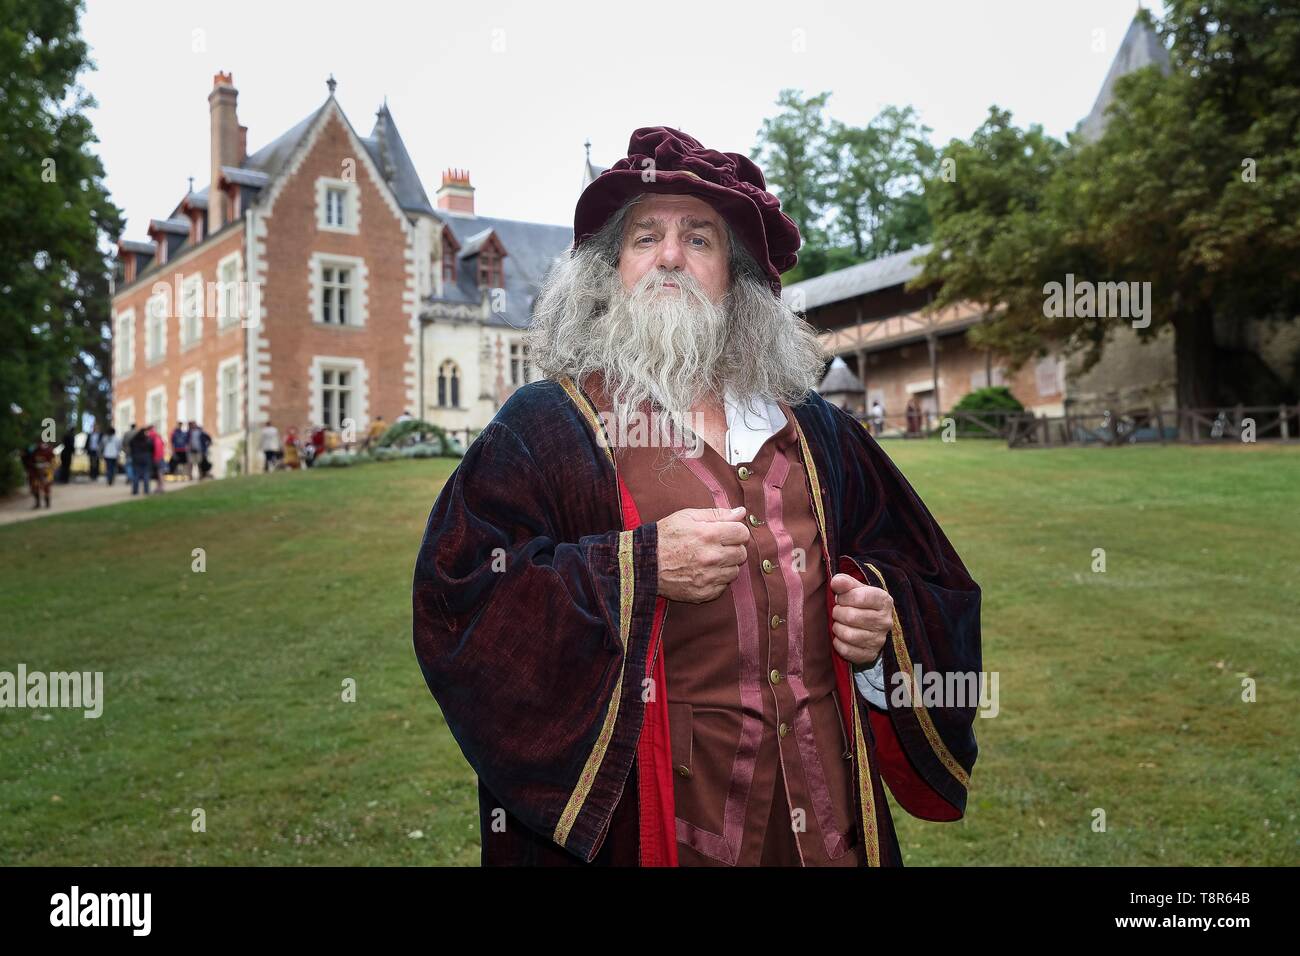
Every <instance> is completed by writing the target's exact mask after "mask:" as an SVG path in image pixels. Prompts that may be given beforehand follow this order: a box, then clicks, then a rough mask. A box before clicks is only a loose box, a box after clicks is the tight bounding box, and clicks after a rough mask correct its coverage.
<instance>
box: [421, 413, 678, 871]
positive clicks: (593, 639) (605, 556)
mask: <svg viewBox="0 0 1300 956" xmlns="http://www.w3.org/2000/svg"><path fill="white" fill-rule="evenodd" d="M553 457H555V456H547V459H546V460H549V459H550V458H553ZM576 474H581V471H580V470H579V469H578V468H576V467H574V466H573V463H572V462H555V463H554V464H552V465H550V466H549V467H543V466H542V465H541V464H540V463H539V461H538V460H536V459H535V458H534V456H533V454H532V452H531V451H530V448H529V446H528V445H527V444H525V442H524V441H523V440H522V439H521V437H520V436H519V435H517V434H516V433H515V432H514V431H512V430H511V429H510V428H509V427H508V426H507V425H505V424H503V423H501V422H500V421H498V420H494V421H493V422H492V423H491V424H489V425H488V427H487V428H486V429H485V430H484V431H483V432H482V434H481V435H480V436H479V438H478V439H477V440H476V441H475V442H474V443H473V445H471V447H470V448H469V449H468V451H467V452H466V454H465V457H464V458H463V459H462V461H461V463H460V464H459V465H458V467H457V468H456V470H455V472H454V473H453V474H452V475H451V477H450V478H449V479H448V480H447V483H446V485H444V487H443V489H442V491H441V493H440V494H439V496H438V499H437V501H436V503H435V504H434V507H433V510H432V512H431V514H430V516H429V521H428V526H427V528H426V530H425V534H424V540H423V542H422V544H421V546H420V552H419V556H418V558H417V561H416V566H415V576H414V582H413V588H412V591H413V641H414V647H415V654H416V657H417V659H418V661H419V664H420V669H421V671H422V673H423V675H424V678H425V681H426V683H427V684H428V686H429V690H430V691H431V693H432V694H433V696H434V698H435V699H436V700H437V702H438V704H439V706H440V708H441V710H442V714H443V717H444V718H445V719H446V722H447V726H448V728H449V729H450V730H451V733H452V735H453V736H454V737H455V739H456V742H457V743H458V744H459V745H460V747H461V749H462V751H463V752H464V754H465V757H466V758H467V760H468V761H469V763H470V765H471V766H472V767H473V768H474V771H475V772H476V773H477V774H478V776H479V779H480V780H481V782H482V783H483V784H484V785H485V786H486V788H487V789H488V790H489V791H490V792H491V794H492V795H493V796H495V797H496V798H497V799H498V800H499V801H500V802H501V804H502V805H503V809H504V810H506V811H508V812H509V814H511V815H513V816H514V817H516V818H517V819H518V820H520V821H522V822H523V824H525V825H526V826H527V827H529V828H530V829H531V830H533V831H535V832H536V833H538V834H541V835H543V836H545V837H547V838H548V839H551V840H553V841H554V842H555V843H556V844H558V845H559V846H562V847H565V848H566V849H567V850H569V851H570V852H572V853H574V854H575V855H577V856H579V857H581V858H582V859H584V860H586V861H587V862H590V861H591V860H592V859H593V858H594V857H595V855H596V853H597V851H598V850H599V849H600V846H601V843H602V842H603V840H604V836H605V833H606V832H607V829H608V826H609V822H610V817H611V815H612V813H613V810H614V807H615V805H616V804H617V803H618V801H619V798H620V797H621V795H622V792H623V787H624V784H625V782H626V779H627V775H628V771H629V770H630V768H631V765H632V760H633V757H634V755H635V753H636V745H637V739H638V736H639V734H640V728H641V723H642V720H643V718H644V715H645V703H644V701H643V693H642V688H643V680H644V673H645V664H646V657H647V651H648V650H649V644H650V635H651V632H652V629H651V621H652V618H653V609H654V602H655V594H656V590H657V581H658V561H657V548H658V529H657V525H655V524H646V525H641V526H639V527H637V528H635V529H633V530H625V531H621V530H618V527H617V526H616V527H615V528H614V529H613V530H609V531H606V532H603V533H593V534H588V535H584V536H580V537H579V538H578V540H575V541H562V540H560V534H559V532H558V531H557V527H558V526H559V522H558V519H557V515H559V514H561V513H570V514H571V513H584V514H591V513H592V511H591V508H590V504H589V502H590V499H591V498H592V496H593V491H592V489H591V487H590V485H591V482H590V481H588V482H586V485H585V487H584V482H583V481H581V480H577V479H576V478H575V475H576ZM579 497H581V498H583V499H586V501H587V506H586V508H585V509H584V508H581V507H575V505H574V503H575V501H577V500H579ZM561 509H567V510H565V511H562V510H561ZM612 520H613V521H617V520H618V518H617V517H614V518H613V519H612ZM484 838H485V839H486V838H488V834H487V833H485V834H484Z"/></svg>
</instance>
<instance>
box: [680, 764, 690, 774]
mask: <svg viewBox="0 0 1300 956" xmlns="http://www.w3.org/2000/svg"><path fill="white" fill-rule="evenodd" d="M677 772H678V773H679V774H681V775H682V776H683V777H689V776H690V775H691V768H690V767H688V766H686V765H685V764H682V765H681V766H680V767H678V768H677Z"/></svg>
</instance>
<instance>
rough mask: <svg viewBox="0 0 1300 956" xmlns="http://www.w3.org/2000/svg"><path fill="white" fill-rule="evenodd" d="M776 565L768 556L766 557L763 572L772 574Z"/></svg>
mask: <svg viewBox="0 0 1300 956" xmlns="http://www.w3.org/2000/svg"><path fill="white" fill-rule="evenodd" d="M775 567H776V565H775V564H773V563H772V562H771V561H769V560H768V559H767V558H764V559H763V573H764V574H771V573H772V570H773V569H774V568H775Z"/></svg>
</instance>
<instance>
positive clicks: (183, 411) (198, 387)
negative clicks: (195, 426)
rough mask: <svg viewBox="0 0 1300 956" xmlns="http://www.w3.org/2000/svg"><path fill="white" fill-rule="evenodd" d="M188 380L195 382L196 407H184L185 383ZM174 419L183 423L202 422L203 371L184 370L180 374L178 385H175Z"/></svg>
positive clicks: (186, 383)
mask: <svg viewBox="0 0 1300 956" xmlns="http://www.w3.org/2000/svg"><path fill="white" fill-rule="evenodd" d="M190 382H194V383H195V387H194V404H195V405H197V406H198V407H197V408H185V407H184V403H185V391H186V385H188V384H189V383H190ZM176 419H177V421H183V422H185V423H187V424H188V423H189V422H198V423H199V424H200V425H202V424H203V373H202V372H186V373H185V374H184V375H182V376H181V380H180V383H179V385H177V387H176Z"/></svg>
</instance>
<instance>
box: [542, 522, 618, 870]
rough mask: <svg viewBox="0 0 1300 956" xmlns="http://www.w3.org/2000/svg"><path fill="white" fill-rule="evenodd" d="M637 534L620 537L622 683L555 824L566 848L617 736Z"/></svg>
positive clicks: (555, 835)
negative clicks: (607, 750)
mask: <svg viewBox="0 0 1300 956" xmlns="http://www.w3.org/2000/svg"><path fill="white" fill-rule="evenodd" d="M633 533H634V532H633V531H620V532H619V534H618V639H619V643H620V644H621V645H622V647H623V655H622V657H620V659H619V665H618V682H617V683H616V684H615V685H614V693H613V694H611V695H610V699H609V709H608V710H606V711H605V722H604V724H603V725H602V726H601V728H600V733H599V734H598V735H597V737H596V744H595V746H594V747H592V748H591V753H590V754H589V755H588V756H587V763H586V764H585V765H584V766H583V768H582V776H580V777H579V778H578V785H577V787H575V788H574V790H573V793H572V795H570V797H569V802H568V803H567V804H566V805H565V807H564V812H563V813H561V814H560V822H559V823H557V824H556V825H555V833H554V835H553V837H552V839H554V840H555V842H556V843H558V844H559V845H560V846H564V845H565V841H567V840H568V839H569V833H570V831H571V830H572V829H573V824H574V821H576V820H577V819H578V813H579V812H580V811H581V810H582V805H583V804H584V803H585V802H586V800H587V794H588V793H590V792H591V785H592V784H593V783H594V782H595V780H596V773H597V772H598V771H599V770H600V765H601V762H602V761H604V759H605V751H606V749H608V747H609V741H610V738H611V737H613V736H614V724H615V723H616V722H617V720H618V710H619V704H620V702H621V701H622V698H623V670H624V665H625V664H626V662H627V642H628V638H629V635H630V633H631V630H632V598H633V595H634V587H635V582H636V577H635V568H634V566H633V564H632V535H633Z"/></svg>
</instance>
